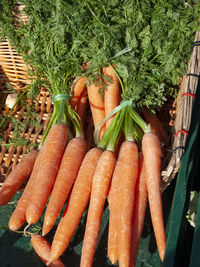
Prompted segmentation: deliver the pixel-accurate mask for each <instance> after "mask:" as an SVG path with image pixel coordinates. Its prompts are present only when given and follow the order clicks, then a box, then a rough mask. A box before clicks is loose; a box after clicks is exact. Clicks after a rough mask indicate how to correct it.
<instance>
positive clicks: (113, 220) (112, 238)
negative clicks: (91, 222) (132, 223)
mask: <svg viewBox="0 0 200 267" xmlns="http://www.w3.org/2000/svg"><path fill="white" fill-rule="evenodd" d="M119 185H120V165H119V164H116V166H115V169H114V172H113V177H112V181H111V187H110V191H109V196H108V203H109V210H110V218H109V228H108V258H109V259H110V261H111V262H112V264H114V263H116V261H117V259H118V220H119V201H118V200H119Z"/></svg>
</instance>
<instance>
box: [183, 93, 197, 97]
mask: <svg viewBox="0 0 200 267" xmlns="http://www.w3.org/2000/svg"><path fill="white" fill-rule="evenodd" d="M185 95H189V96H192V97H193V98H195V97H196V95H195V94H192V93H184V94H182V96H185Z"/></svg>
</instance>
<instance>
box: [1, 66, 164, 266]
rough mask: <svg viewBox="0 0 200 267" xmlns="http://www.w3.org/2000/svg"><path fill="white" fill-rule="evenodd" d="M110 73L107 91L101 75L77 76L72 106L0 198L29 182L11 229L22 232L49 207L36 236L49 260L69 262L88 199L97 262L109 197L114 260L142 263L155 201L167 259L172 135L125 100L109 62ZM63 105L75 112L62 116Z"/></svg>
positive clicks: (85, 256)
mask: <svg viewBox="0 0 200 267" xmlns="http://www.w3.org/2000/svg"><path fill="white" fill-rule="evenodd" d="M102 72H103V75H104V77H105V80H104V81H103V82H104V85H106V89H105V91H104V95H102V94H100V93H99V92H100V88H101V83H100V81H99V83H98V81H96V82H95V83H89V82H88V80H87V78H86V77H85V76H84V75H83V76H81V77H79V78H76V79H75V82H74V84H73V88H72V97H71V99H70V100H69V103H68V105H67V109H63V107H62V105H60V106H59V107H60V110H61V111H60V110H59V116H57V117H56V118H57V119H55V117H54V123H52V124H51V125H50V127H49V130H48V134H47V137H46V139H45V141H44V142H43V143H42V146H41V148H40V150H39V152H37V151H32V152H30V153H29V154H27V155H25V156H24V158H23V160H22V161H21V162H20V163H19V164H18V165H17V166H16V167H15V168H14V170H13V171H12V172H11V174H10V175H9V176H8V177H7V179H6V180H5V182H4V184H3V186H2V188H1V190H0V205H5V204H7V203H8V201H10V199H11V198H12V197H13V196H14V194H15V193H16V192H17V191H18V189H19V188H20V186H21V185H22V184H23V183H24V182H25V181H27V184H26V186H25V189H24V191H23V194H22V196H21V198H20V199H19V201H18V204H17V206H16V208H15V210H14V212H13V214H12V216H11V218H10V220H9V228H10V229H11V230H12V231H16V230H17V229H19V228H21V227H22V226H24V225H25V223H26V226H25V230H26V229H27V227H29V226H30V225H33V224H35V223H36V222H37V221H38V220H39V219H40V218H41V215H42V213H44V220H43V228H42V233H41V235H42V236H40V235H36V236H33V237H32V238H31V243H32V245H33V247H34V249H35V250H36V253H37V254H38V256H39V257H40V258H41V260H42V261H43V262H44V263H45V264H46V265H48V266H54V265H53V264H54V263H56V264H57V265H55V266H64V265H63V263H62V262H61V261H60V259H59V257H60V256H61V255H62V254H63V253H64V251H65V250H66V249H67V247H68V245H69V243H70V241H71V239H72V237H73V235H74V233H75V231H76V229H77V227H78V225H79V222H80V220H81V217H82V215H83V213H84V211H85V210H86V208H87V206H88V204H89V208H88V216H87V222H86V229H85V233H84V240H83V247H82V255H81V261H80V266H81V267H90V266H92V264H93V259H94V254H95V250H96V246H97V241H98V237H99V231H100V226H101V218H102V214H103V210H104V205H105V202H106V200H108V203H109V210H110V218H109V232H108V257H109V259H110V261H111V262H112V263H113V264H115V263H116V262H117V261H118V264H119V266H123V267H129V266H135V264H136V258H137V251H138V246H139V241H140V237H141V234H142V229H143V224H144V218H145V212H146V207H147V200H148V201H149V206H150V212H151V218H152V224H153V228H154V233H155V238H156V242H157V246H158V252H159V255H160V258H161V260H163V258H164V253H165V246H166V240H165V230H164V223H163V213H162V200H161V191H160V168H161V146H160V141H163V139H164V138H166V136H164V137H163V135H159V134H158V133H155V132H153V131H152V128H151V125H150V124H147V123H146V122H145V120H144V119H143V118H142V117H141V116H140V115H139V114H138V113H137V112H136V111H135V106H134V103H132V101H130V100H128V99H127V100H124V99H122V100H121V95H123V92H124V90H125V88H124V87H123V84H122V82H121V81H120V78H119V76H118V74H117V71H116V69H115V68H114V67H113V66H111V65H109V66H106V67H104V68H103V69H102ZM106 76H107V78H108V79H106ZM121 90H122V92H121ZM87 99H88V100H89V106H90V110H91V114H92V118H93V122H94V128H95V131H94V140H95V143H96V146H94V147H92V148H90V149H89V150H87V144H86V141H85V140H84V136H83V124H84V118H85V115H84V114H85V110H86V106H87ZM61 101H66V102H67V100H61ZM61 112H63V114H64V113H65V112H68V114H67V116H66V114H65V116H61ZM71 114H72V115H71ZM74 114H75V115H76V119H74V117H73V116H74ZM66 117H67V118H72V125H73V126H74V129H75V137H74V136H73V132H74V131H73V130H72V129H70V128H69V127H70V123H69V122H66V121H65V120H64V119H63V118H66ZM154 121H155V120H154ZM148 123H149V121H148ZM154 126H155V125H154ZM159 133H160V130H159ZM48 200H49V201H48ZM66 202H67V205H66V209H65V211H64V214H63V216H62V218H61V219H60V221H59V223H58V226H57V230H56V232H55V235H54V238H53V242H52V244H49V243H48V242H47V241H46V239H45V238H44V236H45V235H46V234H47V233H49V231H51V229H52V227H53V226H54V225H55V222H56V220H57V219H58V217H59V215H60V213H61V210H62V208H63V206H64V204H65V203H66ZM47 203H48V204H47ZM45 207H46V209H45ZM118 210H120V213H119V212H118Z"/></svg>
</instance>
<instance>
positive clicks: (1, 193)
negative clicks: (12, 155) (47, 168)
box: [0, 151, 38, 206]
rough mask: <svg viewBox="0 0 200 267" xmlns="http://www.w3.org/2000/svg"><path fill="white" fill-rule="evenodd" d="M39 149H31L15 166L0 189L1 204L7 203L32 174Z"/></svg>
mask: <svg viewBox="0 0 200 267" xmlns="http://www.w3.org/2000/svg"><path fill="white" fill-rule="evenodd" d="M37 154H38V152H37V151H31V152H30V153H28V154H26V155H25V156H24V157H23V159H22V160H21V161H20V162H19V163H18V164H17V165H16V166H15V168H14V169H13V170H12V171H11V173H10V174H9V175H8V177H7V178H6V180H5V181H4V183H3V185H2V188H1V190H0V206H2V205H6V204H7V203H8V202H9V201H10V200H11V198H12V197H13V196H14V195H15V194H16V192H17V191H18V190H19V189H20V187H21V186H22V184H23V183H24V182H25V181H26V180H27V179H28V178H29V176H30V175H31V172H32V169H33V165H34V163H35V159H36V156H37Z"/></svg>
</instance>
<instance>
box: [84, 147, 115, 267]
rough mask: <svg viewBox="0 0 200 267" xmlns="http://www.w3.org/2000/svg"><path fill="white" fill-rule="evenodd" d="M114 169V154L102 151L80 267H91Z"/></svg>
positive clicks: (93, 185)
mask: <svg viewBox="0 0 200 267" xmlns="http://www.w3.org/2000/svg"><path fill="white" fill-rule="evenodd" d="M114 167H115V155H114V153H113V152H111V151H109V150H106V151H104V152H103V153H102V154H101V156H100V158H99V161H98V163H97V167H96V170H95V173H94V177H93V182H92V191H91V198H90V204H89V210H88V215H87V223H86V229H85V234H84V240H83V247H82V255H81V263H80V267H90V266H92V263H93V258H94V254H95V250H96V246H97V241H98V236H99V231H100V226H101V218H102V213H103V208H104V204H105V201H106V196H107V194H108V190H109V185H110V181H111V178H112V173H113V170H114Z"/></svg>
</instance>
